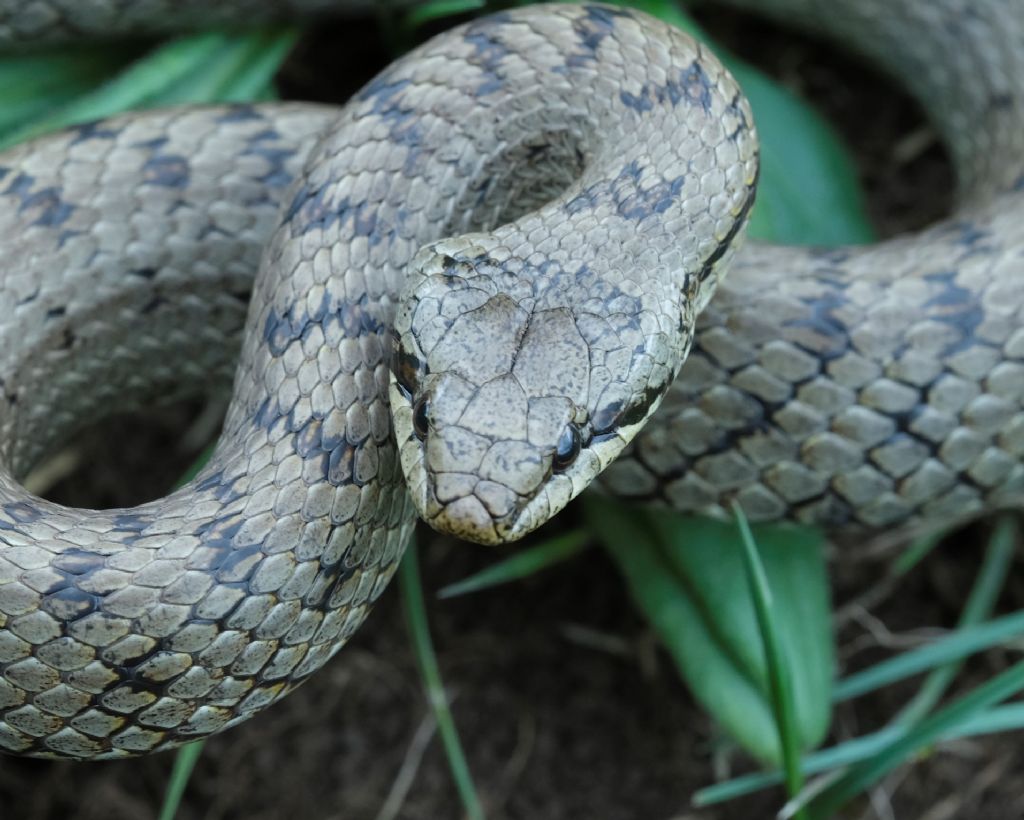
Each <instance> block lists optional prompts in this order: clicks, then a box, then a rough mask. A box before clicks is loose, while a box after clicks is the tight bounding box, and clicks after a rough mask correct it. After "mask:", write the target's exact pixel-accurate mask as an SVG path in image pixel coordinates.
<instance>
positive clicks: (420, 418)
mask: <svg viewBox="0 0 1024 820" xmlns="http://www.w3.org/2000/svg"><path fill="white" fill-rule="evenodd" d="M412 431H413V432H414V433H415V434H416V438H418V439H419V440H420V441H425V440H426V438H427V433H428V432H430V399H429V398H427V397H426V396H420V397H419V398H418V399H416V403H415V404H414V405H413V406H412Z"/></svg>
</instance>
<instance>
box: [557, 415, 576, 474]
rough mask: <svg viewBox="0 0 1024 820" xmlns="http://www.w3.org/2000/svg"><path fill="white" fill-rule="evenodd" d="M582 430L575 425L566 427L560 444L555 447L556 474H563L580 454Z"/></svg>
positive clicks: (560, 438) (559, 440) (559, 439)
mask: <svg viewBox="0 0 1024 820" xmlns="http://www.w3.org/2000/svg"><path fill="white" fill-rule="evenodd" d="M581 444H582V441H581V439H580V428H579V427H577V426H576V425H575V424H568V425H566V427H565V429H564V430H563V431H562V435H561V436H559V437H558V444H556V445H555V459H554V468H555V472H559V473H560V472H562V470H564V469H566V468H567V467H569V465H571V464H572V463H573V462H574V461H575V460H576V457H577V456H578V455H579V454H580V446H581Z"/></svg>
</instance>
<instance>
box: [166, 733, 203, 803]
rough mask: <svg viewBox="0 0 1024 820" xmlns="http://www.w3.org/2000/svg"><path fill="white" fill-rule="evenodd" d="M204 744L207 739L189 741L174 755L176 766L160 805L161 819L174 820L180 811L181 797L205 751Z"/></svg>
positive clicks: (173, 768)
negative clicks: (200, 756)
mask: <svg viewBox="0 0 1024 820" xmlns="http://www.w3.org/2000/svg"><path fill="white" fill-rule="evenodd" d="M204 744H205V741H203V740H197V741H196V742H195V743H188V744H186V745H185V746H182V747H181V748H180V749H178V752H177V754H176V755H175V757H174V766H173V767H172V768H171V777H170V780H169V781H168V783H167V790H166V791H165V792H164V803H163V805H162V806H161V807H160V815H159V820H174V817H175V815H176V814H177V813H178V806H180V805H181V798H182V796H183V795H184V794H185V787H186V786H188V781H189V778H190V777H191V776H192V769H194V768H195V765H196V761H197V760H199V755H201V754H202V753H203V746H204Z"/></svg>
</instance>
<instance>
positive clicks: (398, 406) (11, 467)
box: [0, 0, 1024, 760]
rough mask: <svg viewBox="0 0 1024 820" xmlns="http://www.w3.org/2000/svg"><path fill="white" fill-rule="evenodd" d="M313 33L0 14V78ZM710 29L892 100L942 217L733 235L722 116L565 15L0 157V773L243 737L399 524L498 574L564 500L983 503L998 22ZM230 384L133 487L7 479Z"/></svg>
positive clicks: (263, 7) (789, 516)
mask: <svg viewBox="0 0 1024 820" xmlns="http://www.w3.org/2000/svg"><path fill="white" fill-rule="evenodd" d="M337 5H341V6H345V5H346V4H345V3H340V4H339V3H328V2H325V1H324V0H312V2H310V0H306V2H303V0H279V1H278V2H260V3H246V2H242V1H241V0H237V1H235V0H233V2H229V3H219V4H211V3H207V2H202V3H199V2H191V0H188V1H187V2H179V3H170V2H134V1H133V0H76V2H71V0H34V2H32V3H25V4H0V47H4V48H28V47H31V46H32V45H34V44H38V43H45V42H69V41H75V40H79V39H83V38H96V37H97V36H111V34H113V33H117V32H134V33H139V32H145V33H155V32H162V31H165V30H171V29H175V30H176V29H178V28H180V27H190V26H191V27H199V26H204V25H208V24H214V23H219V22H223V17H222V16H223V15H226V14H228V13H231V14H232V15H235V14H241V15H242V16H243V17H245V18H246V19H249V20H256V19H257V18H259V17H260V16H261V15H263V16H266V17H267V18H277V17H280V16H290V15H292V14H296V13H319V12H322V11H324V10H325V8H326V7H327V6H337ZM363 5H365V4H363ZM740 5H742V4H740ZM747 5H748V6H750V7H751V8H756V10H757V11H758V13H763V14H768V15H772V16H775V17H777V18H778V19H780V20H782V21H784V22H785V23H786V24H787V25H792V26H798V27H803V28H807V29H810V30H813V31H816V32H818V33H819V34H821V35H823V36H825V37H831V38H833V39H835V40H837V41H839V42H841V43H842V44H843V45H844V46H846V47H848V48H850V49H852V50H854V51H855V52H858V53H859V54H860V55H861V56H862V57H864V58H865V59H867V60H869V61H870V62H871V63H873V64H875V65H877V66H879V67H880V68H881V69H882V70H884V71H886V72H888V73H890V74H892V75H894V76H896V77H897V78H898V79H899V80H900V81H901V82H902V83H903V84H904V85H905V86H906V87H907V89H908V90H909V91H910V92H911V94H912V95H913V96H914V97H915V98H916V99H917V100H919V101H920V103H921V104H922V106H923V107H924V109H925V111H926V112H927V114H928V116H929V117H930V119H931V121H932V122H933V123H934V125H935V127H936V128H937V130H938V132H939V133H940V135H941V136H942V138H943V140H944V142H945V144H946V146H947V147H948V150H949V153H950V156H951V157H952V160H953V163H954V166H955V168H956V171H957V178H958V186H959V187H958V197H959V199H958V202H959V204H958V205H957V207H956V209H955V211H954V213H952V214H951V215H950V216H949V217H948V218H946V219H944V220H942V221H940V222H939V223H937V224H935V225H933V226H930V227H928V228H925V229H924V230H922V231H919V232H916V233H914V234H910V235H906V236H900V237H896V238H892V239H888V240H885V241H882V242H879V243H876V244H872V245H866V246H854V247H838V248H809V247H795V246H780V245H770V244H765V243H758V242H753V241H750V242H743V241H742V240H743V234H744V229H745V226H746V224H747V222H748V218H749V214H750V209H751V205H752V203H753V202H754V198H755V193H756V187H757V179H758V160H759V147H758V142H757V136H756V130H755V125H754V119H753V115H752V112H751V109H750V106H749V104H748V102H747V100H746V98H745V97H744V95H743V94H742V92H741V90H740V88H739V87H738V86H737V84H736V82H735V80H734V79H733V78H732V77H731V75H730V74H729V73H728V72H727V71H726V70H725V69H724V68H723V67H722V64H721V63H720V62H719V61H718V60H717V59H716V57H715V56H714V55H713V54H712V53H711V52H710V50H709V49H708V48H707V47H706V46H704V45H702V44H700V43H698V42H697V41H695V40H694V39H693V38H691V37H690V36H689V35H686V34H683V33H682V32H680V31H678V30H676V29H674V28H672V27H671V26H669V25H667V24H665V23H663V22H660V21H658V20H655V19H653V18H651V17H649V16H647V15H645V14H643V13H642V12H640V11H636V10H631V9H628V8H625V7H620V6H610V5H601V4H585V5H570V4H556V5H546V6H536V7H521V8H512V9H508V10H505V11H501V12H498V13H495V14H492V15H488V16H484V17H480V18H477V19H473V20H471V21H469V22H467V23H464V24H462V25H460V26H458V27H455V28H453V29H451V30H450V31H447V32H443V33H441V34H439V35H437V36H436V37H435V38H433V39H431V40H429V41H427V42H426V43H424V44H423V45H421V46H419V47H418V48H416V49H414V50H413V51H411V52H410V53H409V54H407V55H406V56H404V57H402V58H401V59H399V60H398V61H396V62H395V63H393V64H392V65H390V66H389V67H387V68H386V69H385V70H384V71H383V72H382V73H381V74H379V75H378V76H377V77H376V78H374V79H373V80H372V81H370V82H369V83H368V84H367V85H366V86H364V87H363V89H362V90H361V91H359V92H358V93H357V94H356V95H355V96H354V97H353V98H352V100H351V101H350V102H349V103H348V104H347V105H346V106H344V107H342V108H337V107H333V106H325V105H316V104H308V103H296V102H278V103H259V104H236V105H222V106H206V107H183V108H171V109H165V110H157V111H146V112H134V113H130V114H127V115H122V116H118V117H115V118H112V119H107V120H102V121H99V122H92V123H88V124H84V125H79V126H76V127H72V128H70V129H67V130H65V131H62V132H60V133H57V134H53V135H48V136H44V137H40V138H37V139H35V140H32V141H30V142H27V143H25V144H22V145H19V146H16V147H14V148H11V149H8V150H7V151H5V152H3V153H2V154H0V242H2V243H3V245H2V247H3V253H2V255H0V749H2V750H4V751H6V752H9V753H13V754H18V755H27V756H35V757H57V758H71V759H79V760H81V759H108V758H117V757H125V756H131V755H138V754H144V753H149V752H155V751H159V750H164V749H169V748H173V747H175V746H178V745H180V744H182V743H186V742H190V741H193V740H196V739H199V738H202V737H205V736H207V735H210V734H212V733H214V732H218V731H221V730H223V729H226V728H228V727H230V726H233V725H235V724H237V723H239V722H241V721H243V720H245V719H247V718H248V717H250V716H252V715H253V714H255V713H257V712H259V711H260V710H262V709H263V708H265V707H267V706H269V705H270V704H272V703H273V702H275V701H276V700H278V699H280V698H281V697H283V696H284V695H286V694H287V693H288V692H290V691H291V690H292V689H294V688H295V687H296V686H298V685H299V684H300V683H302V682H303V681H304V680H305V679H307V678H308V677H309V676H310V675H311V674H313V673H314V672H315V671H316V670H317V669H319V668H320V667H321V666H323V664H324V663H326V662H327V661H328V660H329V659H330V658H331V657H333V656H334V654H335V653H336V652H337V651H338V650H339V649H340V648H341V647H342V646H343V644H344V643H345V642H346V641H347V640H348V639H349V637H350V636H351V635H352V634H353V633H354V632H355V630H356V629H357V628H358V627H359V625H360V624H361V623H362V622H363V620H364V618H365V617H366V615H367V613H368V612H369V610H370V607H371V606H372V604H373V602H374V601H375V600H376V599H377V598H378V596H379V595H380V594H381V593H382V591H383V590H384V589H385V587H386V585H387V583H388V581H389V579H390V578H391V576H392V575H393V573H394V572H395V569H396V567H397V565H398V562H399V560H400V558H401V556H402V553H403V550H404V549H405V546H406V543H407V542H408V540H409V538H410V535H411V531H412V528H413V525H414V522H415V521H416V520H417V518H422V519H424V520H425V521H427V522H428V523H429V524H430V525H431V526H433V527H434V528H435V529H438V530H440V531H443V532H447V533H450V534H452V535H455V536H458V537H460V538H463V539H466V540H470V541H476V542H479V543H482V544H503V543H507V542H510V541H514V540H515V539H518V538H520V537H521V536H523V535H524V534H526V533H528V532H530V531H532V530H534V529H535V528H537V527H538V526H540V525H541V524H542V523H544V522H545V521H546V520H548V519H549V518H550V517H551V516H552V515H554V514H556V513H557V512H558V511H559V510H561V509H562V508H563V507H565V505H566V504H567V503H568V502H569V501H570V500H571V499H573V498H574V497H575V496H577V495H578V494H579V493H580V492H582V491H583V490H584V489H585V488H586V487H587V486H589V485H591V484H593V485H594V486H595V487H597V488H598V489H600V490H601V491H603V492H606V493H611V494H614V495H616V496H619V497H623V498H627V499H634V500H637V501H643V502H647V503H654V504H661V505H665V506H669V507H671V508H673V509H676V510H681V511H696V512H702V513H709V514H722V513H723V512H725V511H727V510H728V509H729V507H730V505H732V504H738V505H739V506H740V507H741V508H742V509H743V510H744V511H745V512H746V514H747V515H748V516H749V517H750V518H751V519H752V520H754V521H776V520H779V521H794V522H800V523H804V524H812V525H816V526H820V527H822V528H825V529H826V530H827V531H828V532H830V533H870V534H886V533H888V534H895V533H902V532H909V531H911V530H913V529H914V528H918V527H922V526H936V525H938V524H940V523H943V522H952V521H960V520H966V519H968V518H971V517H974V516H978V515H981V514H983V513H986V512H989V511H992V510H995V509H1000V508H1005V507H1011V506H1014V505H1019V503H1020V501H1021V499H1022V497H1024V284H1022V275H1024V9H1022V7H1021V5H1020V3H1019V0H934V1H933V2H924V1H923V0H922V2H912V1H911V0H901V2H890V0H858V1H857V2H854V0H843V2H837V0H831V1H830V2H825V0H771V1H770V2H764V3H754V2H753V0H751V2H749V3H748V4H747ZM347 6H348V8H349V9H350V10H351V9H353V8H357V7H359V6H360V4H359V3H358V2H356V3H348V4H347ZM791 181H792V184H793V185H794V186H795V187H796V189H797V190H799V185H800V180H799V179H793V180H791ZM727 271H728V272H729V275H728V277H726V276H725V274H726V272H727ZM688 351H689V355H688V356H687V352H688ZM684 363H685V364H684ZM677 375H678V377H677ZM232 383H233V391H232V394H231V400H230V404H229V406H228V410H227V416H226V419H225V421H224V426H223V431H222V434H221V437H220V439H219V442H218V444H217V446H216V448H215V450H214V453H213V455H212V457H211V459H210V461H209V462H208V464H207V465H206V466H205V467H204V468H203V469H202V470H201V471H200V472H199V474H198V475H197V476H196V477H195V479H194V480H192V481H191V482H189V483H188V484H187V485H185V486H184V487H182V488H180V489H178V490H176V491H174V492H172V493H171V494H169V495H167V496H166V497H164V498H161V499H158V500H155V501H152V502H148V503H144V504H142V505H140V506H137V507H134V508H131V509H112V510H78V509H69V508H66V507H63V506H61V505H58V504H56V503H54V502H51V501H47V500H45V499H42V498H38V497H36V496H33V495H32V494H30V493H29V492H28V491H26V490H25V489H24V488H23V487H22V485H21V484H20V483H19V481H20V480H21V479H23V478H24V477H25V475H26V474H27V472H28V471H29V470H30V469H31V468H32V466H33V465H35V464H37V463H38V462H39V461H40V459H41V458H43V457H44V456H45V455H46V454H47V453H49V452H51V451H53V450H54V448H56V447H58V446H59V445H60V444H61V442H63V441H65V440H66V439H67V438H68V437H69V436H71V435H74V433H75V432H76V431H77V430H79V429H80V428H81V427H82V426H83V425H86V424H88V423H90V422H92V421H94V420H96V419H98V418H100V417H102V416H103V415H105V414H107V413H108V412H109V411H110V409H111V408H114V407H116V408H117V409H118V410H119V411H123V410H125V409H126V408H129V409H130V408H145V407H147V406H151V404H152V402H153V401H154V400H156V399H157V398H166V397H174V396H179V395H184V394H186V393H190V392H193V393H194V392H196V391H211V392H216V391H224V390H225V389H226V385H228V384H232ZM117 446H119V444H118V442H116V441H111V442H110V447H112V448H114V447H117Z"/></svg>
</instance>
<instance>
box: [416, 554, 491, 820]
mask: <svg viewBox="0 0 1024 820" xmlns="http://www.w3.org/2000/svg"><path fill="white" fill-rule="evenodd" d="M398 587H399V593H400V594H401V597H402V607H403V609H404V611H405V619H406V623H407V624H408V627H409V634H410V636H411V638H412V644H413V651H414V652H415V653H416V662H417V664H418V666H419V669H420V677H421V679H422V680H423V688H424V691H425V693H426V696H427V702H428V703H429V704H430V708H431V709H432V710H433V711H434V717H435V719H436V720H437V728H438V731H439V732H440V735H441V742H442V743H443V745H444V750H445V754H446V755H447V757H448V767H449V769H450V770H451V773H452V779H453V780H454V781H455V787H456V789H458V792H459V798H460V799H461V800H462V808H463V810H464V811H465V812H466V816H467V817H468V818H470V820H483V817H484V810H483V806H482V804H481V803H480V798H479V796H478V795H477V792H476V787H475V786H474V785H473V778H472V775H470V772H469V765H468V764H467V763H466V756H465V754H464V753H463V751H462V743H461V742H460V741H459V734H458V730H457V729H456V728H455V719H454V718H453V717H452V712H451V709H450V708H449V706H448V698H447V696H446V695H445V691H444V684H443V683H442V681H441V670H440V669H439V668H438V665H437V656H436V655H435V654H434V644H433V641H431V639H430V627H429V625H428V623H427V608H426V606H425V605H424V602H423V585H422V584H421V583H420V569H419V560H418V556H417V552H416V544H415V543H412V544H410V545H409V546H408V548H407V549H406V551H405V556H404V557H403V558H402V563H401V566H400V567H399V569H398Z"/></svg>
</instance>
